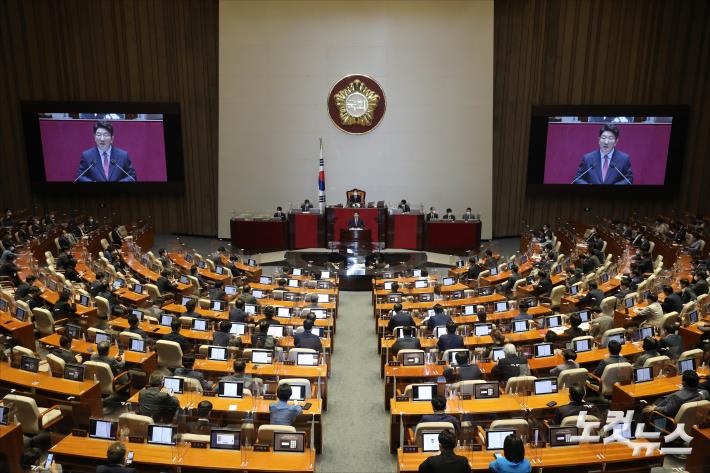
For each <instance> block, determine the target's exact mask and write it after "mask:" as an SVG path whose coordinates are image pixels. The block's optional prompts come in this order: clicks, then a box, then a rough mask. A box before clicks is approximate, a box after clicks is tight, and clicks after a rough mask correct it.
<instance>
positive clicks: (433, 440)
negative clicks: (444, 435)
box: [422, 431, 439, 453]
mask: <svg viewBox="0 0 710 473" xmlns="http://www.w3.org/2000/svg"><path fill="white" fill-rule="evenodd" d="M438 451H439V431H436V432H429V431H422V452H425V453H428V452H438Z"/></svg>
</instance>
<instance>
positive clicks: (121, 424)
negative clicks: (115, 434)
mask: <svg viewBox="0 0 710 473" xmlns="http://www.w3.org/2000/svg"><path fill="white" fill-rule="evenodd" d="M153 423H154V422H153V418H152V417H150V416H142V415H139V414H134V413H132V412H124V413H123V414H121V415H120V416H118V429H119V430H122V429H128V435H130V436H132V437H143V438H146V437H148V426H149V425H153Z"/></svg>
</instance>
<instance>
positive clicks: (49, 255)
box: [44, 251, 54, 266]
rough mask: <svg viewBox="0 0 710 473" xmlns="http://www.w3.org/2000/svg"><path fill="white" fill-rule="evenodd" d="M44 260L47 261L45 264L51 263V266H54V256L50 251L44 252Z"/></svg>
mask: <svg viewBox="0 0 710 473" xmlns="http://www.w3.org/2000/svg"><path fill="white" fill-rule="evenodd" d="M44 260H45V261H46V262H47V264H51V265H52V266H54V256H52V252H51V251H45V252H44Z"/></svg>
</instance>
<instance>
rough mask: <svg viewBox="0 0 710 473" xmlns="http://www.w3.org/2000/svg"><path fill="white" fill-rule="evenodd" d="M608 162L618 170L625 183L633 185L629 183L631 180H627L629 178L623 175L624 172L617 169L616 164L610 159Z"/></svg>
mask: <svg viewBox="0 0 710 473" xmlns="http://www.w3.org/2000/svg"><path fill="white" fill-rule="evenodd" d="M609 164H611V167H613V168H614V169H615V170H616V172H618V173H619V175H620V176H621V177H623V178H624V180H625V181H626V183H627V184H629V185H633V184H631V181H629V179H628V178H627V177H626V176H624V173H623V172H621V171H619V168H617V167H616V164H614V163H612V162H611V161H609Z"/></svg>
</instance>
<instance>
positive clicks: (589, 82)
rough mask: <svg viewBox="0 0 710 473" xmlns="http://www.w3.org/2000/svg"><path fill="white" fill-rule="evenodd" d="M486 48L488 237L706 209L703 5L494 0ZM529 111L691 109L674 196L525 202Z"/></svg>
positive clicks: (707, 27)
mask: <svg viewBox="0 0 710 473" xmlns="http://www.w3.org/2000/svg"><path fill="white" fill-rule="evenodd" d="M494 43H495V55H494V61H495V63H494V74H495V78H494V101H493V120H494V123H493V218H494V220H493V234H494V235H495V236H504V235H515V234H518V233H520V231H521V230H522V227H523V222H528V223H531V224H536V225H539V224H542V223H543V222H551V223H554V222H555V220H556V219H558V218H563V219H566V218H570V217H571V218H573V219H576V220H579V221H586V222H590V221H593V220H594V219H595V218H596V216H598V215H604V216H610V217H618V218H625V217H627V216H629V215H632V214H633V213H637V214H639V215H656V214H658V213H661V212H671V211H673V210H678V211H691V212H700V213H704V212H706V211H707V210H708V192H707V183H708V182H710V164H709V163H708V162H707V161H708V159H707V156H708V150H709V149H710V112H708V110H710V92H708V88H709V86H710V3H708V2H706V1H704V0H688V1H674V0H623V1H615V0H525V1H523V0H496V2H495V39H494ZM533 104H612V105H617V104H618V105H621V104H654V105H655V104H660V105H666V104H688V105H690V107H691V110H690V128H689V130H688V139H687V143H686V155H685V162H684V169H683V177H682V190H681V191H680V192H679V193H678V194H676V195H667V196H663V197H659V198H657V199H652V200H648V199H624V200H617V199H610V198H578V197H575V196H574V195H568V196H566V197H565V198H561V197H559V196H554V197H549V198H546V197H544V196H526V194H525V181H526V175H527V153H528V143H529V127H530V110H531V106H532V105H533ZM585 207H590V208H591V211H590V212H585V211H584V208H585Z"/></svg>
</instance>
